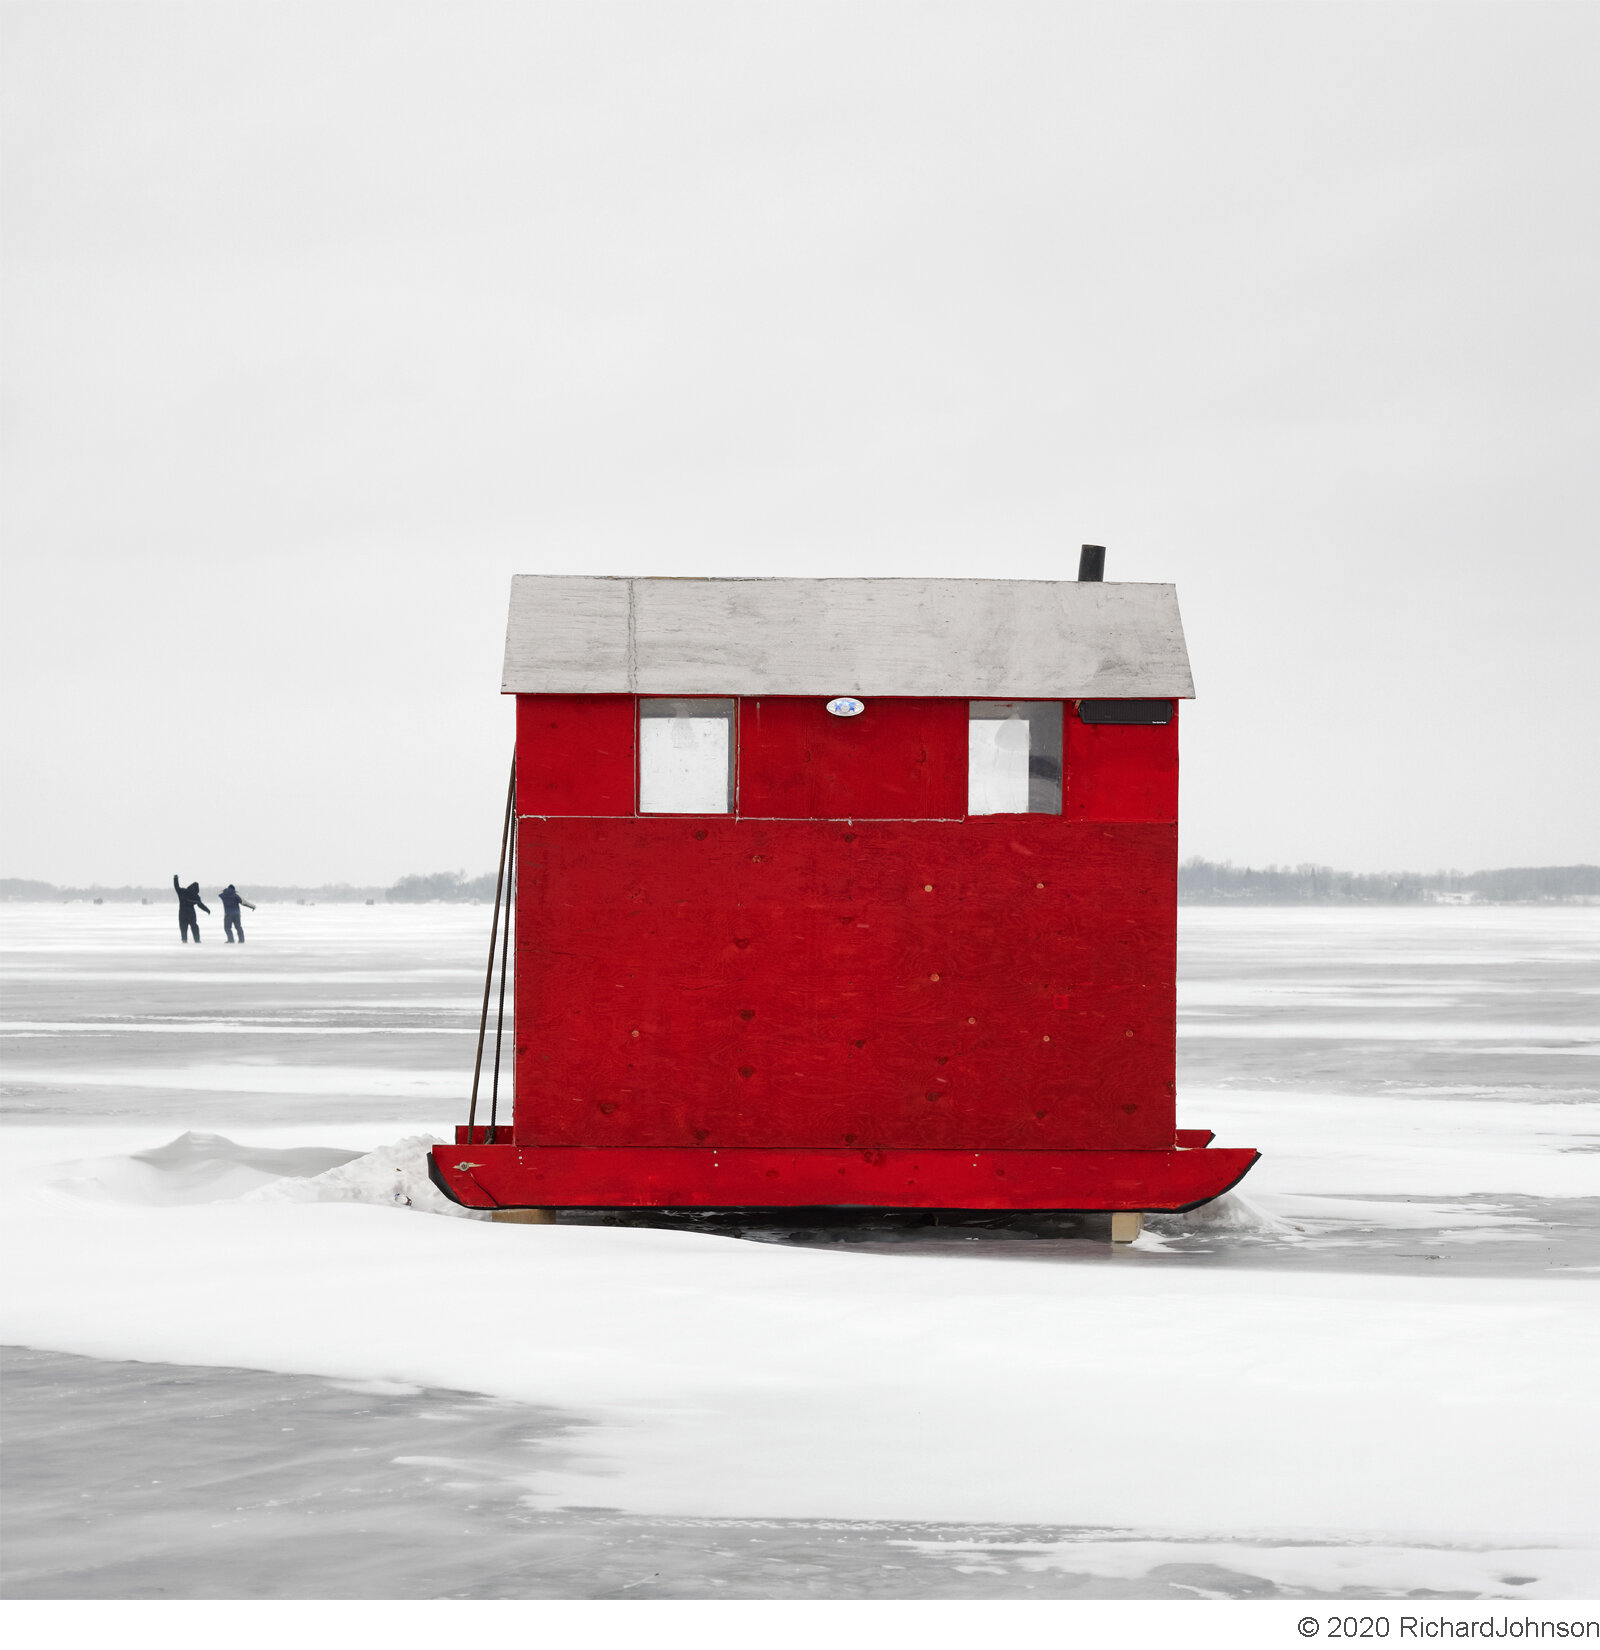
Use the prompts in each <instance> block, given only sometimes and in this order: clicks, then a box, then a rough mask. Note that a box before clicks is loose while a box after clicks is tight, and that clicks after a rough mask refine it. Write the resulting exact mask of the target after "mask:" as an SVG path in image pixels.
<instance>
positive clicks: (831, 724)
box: [739, 698, 967, 819]
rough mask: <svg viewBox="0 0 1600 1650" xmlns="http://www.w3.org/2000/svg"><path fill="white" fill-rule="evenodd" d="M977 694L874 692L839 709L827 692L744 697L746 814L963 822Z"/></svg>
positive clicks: (742, 792)
mask: <svg viewBox="0 0 1600 1650" xmlns="http://www.w3.org/2000/svg"><path fill="white" fill-rule="evenodd" d="M966 811H967V701H966V700H965V699H874V700H873V701H872V703H871V705H870V707H869V708H868V709H867V711H865V712H864V713H863V714H862V715H860V716H830V715H829V714H828V709H827V706H826V704H825V703H824V702H823V701H822V700H820V699H790V698H769V699H744V700H741V701H740V704H739V812H740V813H741V814H747V815H755V816H758V817H765V818H777V819H960V818H961V817H962V815H964V814H965V813H966Z"/></svg>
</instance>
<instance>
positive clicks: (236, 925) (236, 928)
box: [222, 882, 255, 945]
mask: <svg viewBox="0 0 1600 1650" xmlns="http://www.w3.org/2000/svg"><path fill="white" fill-rule="evenodd" d="M241 905H242V906H243V907H244V908H245V910H247V911H254V910H255V906H253V905H252V904H251V903H250V901H249V900H247V899H244V898H243V897H242V896H241V895H240V893H239V890H238V889H237V888H235V887H234V885H233V884H232V883H231V882H230V883H229V884H228V886H227V887H226V888H224V889H223V890H222V932H223V933H224V934H226V935H227V936H228V944H229V945H232V944H233V937H234V935H235V934H237V935H238V936H239V943H240V945H243V944H244V928H243V925H242V924H241V923H240V921H239V907H240V906H241Z"/></svg>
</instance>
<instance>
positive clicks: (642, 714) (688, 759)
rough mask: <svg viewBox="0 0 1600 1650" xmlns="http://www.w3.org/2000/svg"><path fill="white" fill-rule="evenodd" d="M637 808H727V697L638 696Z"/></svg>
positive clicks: (658, 811)
mask: <svg viewBox="0 0 1600 1650" xmlns="http://www.w3.org/2000/svg"><path fill="white" fill-rule="evenodd" d="M639 812H640V813H642V814H727V813H732V812H733V700H731V699H641V700H640V701H639Z"/></svg>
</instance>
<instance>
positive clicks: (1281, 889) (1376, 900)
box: [1178, 859, 1600, 905]
mask: <svg viewBox="0 0 1600 1650" xmlns="http://www.w3.org/2000/svg"><path fill="white" fill-rule="evenodd" d="M1178 898H1179V900H1181V901H1182V902H1183V903H1185V904H1188V905H1236V904H1246V903H1249V904H1255V905H1456V904H1463V905H1465V904H1477V903H1480V902H1481V903H1484V904H1493V905H1542V904H1587V903H1588V902H1590V901H1596V900H1600V865H1532V866H1512V867H1508V868H1507V869H1505V870H1500V871H1335V870H1333V869H1331V868H1330V867H1328V866H1326V865H1269V866H1267V867H1266V868H1265V869H1264V870H1260V871H1258V870H1256V869H1254V868H1253V867H1251V866H1248V865H1245V866H1239V865H1234V864H1231V863H1229V862H1228V861H1226V860H1224V861H1223V862H1222V863H1220V864H1219V863H1218V862H1217V861H1216V860H1210V859H1189V860H1185V861H1184V862H1183V864H1182V865H1180V866H1179V867H1178Z"/></svg>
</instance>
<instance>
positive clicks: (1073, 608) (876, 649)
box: [502, 575, 1194, 699]
mask: <svg viewBox="0 0 1600 1650" xmlns="http://www.w3.org/2000/svg"><path fill="white" fill-rule="evenodd" d="M502 686H503V689H504V691H505V692H507V693H660V694H693V693H704V694H725V695H729V696H734V695H739V696H747V695H752V694H760V693H781V694H826V695H830V696H831V695H834V694H847V693H848V694H857V695H860V696H867V695H872V694H880V695H904V696H907V697H941V698H942V697H959V698H965V697H967V696H969V695H973V696H978V697H991V698H1000V699H1011V698H1016V699H1026V698H1052V699H1054V698H1059V699H1080V698H1084V699H1189V698H1192V697H1193V696H1194V681H1193V678H1192V677H1191V676H1190V674H1189V654H1188V650H1187V649H1186V648H1185V646H1184V641H1183V621H1182V620H1181V619H1180V618H1179V616H1178V596H1177V591H1176V590H1175V588H1174V587H1173V586H1172V585H1170V584H1095V583H1082V584H1080V583H1078V582H1076V581H1075V580H1074V581H1067V580H1048V579H628V578H580V577H568V576H562V575H523V576H519V577H517V578H514V579H513V580H512V581H511V616H510V619H509V621H508V623H507V626H506V657H505V671H504V675H503V678H502Z"/></svg>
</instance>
